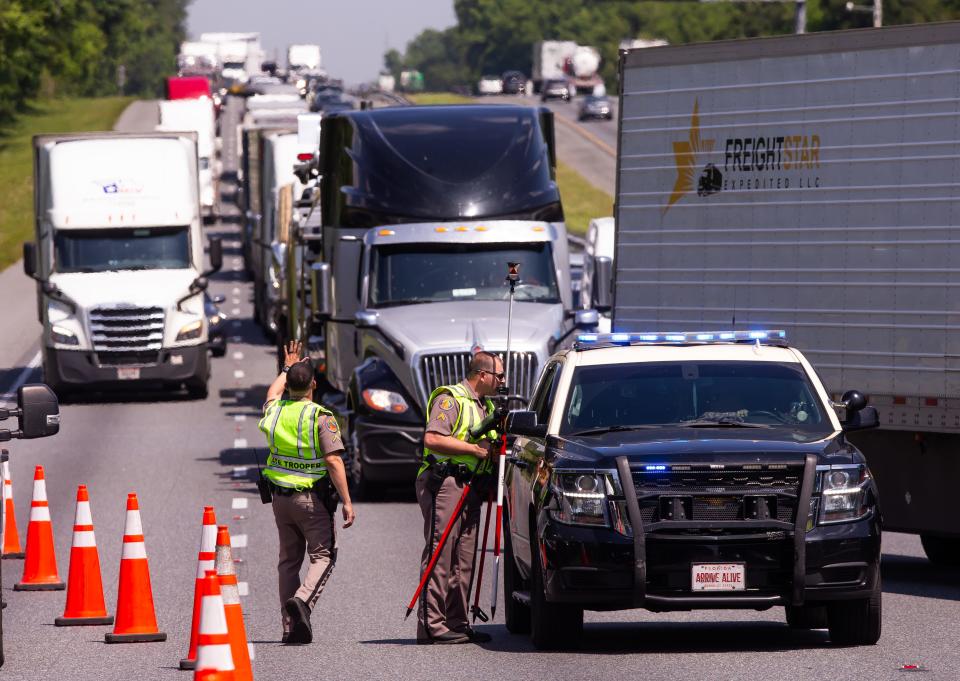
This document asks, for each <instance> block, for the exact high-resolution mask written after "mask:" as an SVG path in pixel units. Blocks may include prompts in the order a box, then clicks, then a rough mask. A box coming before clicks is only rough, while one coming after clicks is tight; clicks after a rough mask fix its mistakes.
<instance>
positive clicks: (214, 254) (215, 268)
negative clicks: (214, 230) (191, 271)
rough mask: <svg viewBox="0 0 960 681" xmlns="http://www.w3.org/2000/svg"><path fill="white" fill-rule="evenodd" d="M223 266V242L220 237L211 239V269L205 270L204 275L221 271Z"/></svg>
mask: <svg viewBox="0 0 960 681" xmlns="http://www.w3.org/2000/svg"><path fill="white" fill-rule="evenodd" d="M221 267H223V242H221V241H220V237H214V238H212V239H210V269H209V271H207V272H204V276H210V275H211V274H213V273H214V272H219V271H220V268H221Z"/></svg>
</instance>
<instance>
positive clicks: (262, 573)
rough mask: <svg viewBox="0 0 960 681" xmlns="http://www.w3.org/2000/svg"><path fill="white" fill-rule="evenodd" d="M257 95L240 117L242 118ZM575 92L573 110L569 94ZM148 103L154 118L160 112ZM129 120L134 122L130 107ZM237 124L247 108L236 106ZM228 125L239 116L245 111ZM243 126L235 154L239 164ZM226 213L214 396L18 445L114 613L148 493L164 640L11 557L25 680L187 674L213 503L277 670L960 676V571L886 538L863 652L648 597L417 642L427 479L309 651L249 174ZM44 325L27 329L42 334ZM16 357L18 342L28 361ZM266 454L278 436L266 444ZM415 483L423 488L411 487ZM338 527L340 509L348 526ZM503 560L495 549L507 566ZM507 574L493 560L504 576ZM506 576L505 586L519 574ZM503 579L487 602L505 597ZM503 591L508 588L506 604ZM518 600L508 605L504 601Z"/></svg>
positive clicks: (340, 578) (360, 522) (351, 555)
mask: <svg viewBox="0 0 960 681" xmlns="http://www.w3.org/2000/svg"><path fill="white" fill-rule="evenodd" d="M237 104H238V102H235V101H232V102H231V103H230V105H229V106H228V111H227V113H226V115H227V116H228V117H233V118H232V120H236V116H237V114H238V109H237ZM557 106H562V105H559V104H558V105H557ZM148 110H149V107H146V109H145V110H144V115H145V116H146V115H148V114H147V113H146V111H148ZM127 121H128V123H129V118H128V119H127ZM228 122H229V120H228ZM223 129H224V130H226V131H228V134H229V131H232V130H234V129H235V128H234V127H233V126H232V125H229V124H228V125H224V126H223ZM231 142H232V140H229V139H228V140H225V143H224V145H223V149H224V150H225V154H226V156H225V158H224V159H223V161H224V165H225V167H226V169H227V172H228V177H229V173H230V172H231V171H232V169H233V168H235V167H236V158H234V157H232V156H231V154H232V153H233V152H231V150H234V149H235V148H236V146H235V145H234V144H232V143H231ZM224 184H225V186H224V192H225V194H224V195H225V199H226V201H225V204H224V210H223V212H224V213H225V214H226V216H227V218H228V219H227V220H226V221H224V222H223V223H221V224H219V225H216V226H213V227H210V228H208V233H209V234H210V235H220V236H223V237H224V238H225V240H226V243H225V246H226V248H225V254H226V258H225V267H224V271H223V272H221V273H220V274H218V275H216V276H215V277H213V281H212V283H211V289H212V293H214V294H223V295H226V296H227V302H226V303H225V305H224V306H223V307H224V310H225V312H226V313H227V314H228V315H230V317H231V320H232V321H231V322H229V324H230V326H229V333H230V336H231V342H230V345H229V348H228V352H227V355H226V357H224V358H222V359H215V360H214V361H213V380H212V384H211V391H210V397H209V398H207V399H205V400H189V399H187V398H186V397H184V396H179V395H169V396H161V395H134V396H130V395H120V396H117V395H112V396H99V397H96V398H91V399H89V400H87V401H85V402H83V403H79V404H68V405H65V406H64V407H63V410H62V414H63V426H62V428H61V431H60V434H59V435H57V436H56V437H53V438H49V439H47V440H36V441H32V442H17V441H15V442H12V443H10V444H9V445H8V448H9V450H10V452H11V468H12V471H13V480H14V494H15V501H16V510H17V518H18V520H19V525H20V534H21V539H25V533H26V522H27V517H28V511H29V504H30V490H31V483H30V481H31V478H32V474H33V467H34V465H35V464H42V465H44V466H45V467H46V474H47V491H48V495H49V499H50V510H51V514H52V517H53V526H54V531H55V536H56V549H57V557H58V562H59V566H60V574H61V577H62V578H64V579H65V578H66V575H67V563H68V557H69V548H70V547H69V545H70V538H71V534H70V533H71V525H72V522H73V512H74V498H75V494H76V486H77V484H79V483H84V484H87V485H88V486H89V488H90V494H91V499H92V507H93V517H94V523H95V526H96V535H97V541H98V545H99V550H100V560H101V564H102V567H103V578H104V584H105V589H106V597H107V603H108V608H109V609H110V611H111V612H113V611H114V608H115V603H116V590H117V572H118V567H119V559H120V549H121V537H122V533H123V519H124V503H125V498H126V494H127V492H130V491H136V492H137V493H138V495H139V498H140V504H141V509H142V517H143V525H144V535H145V537H146V548H147V554H148V556H149V559H150V570H151V576H152V584H153V596H154V601H155V604H156V610H157V616H158V619H159V623H160V628H161V629H162V630H163V631H165V632H166V633H167V634H168V640H167V642H165V643H143V644H126V645H109V646H108V645H106V644H104V642H103V634H104V633H105V632H106V631H109V627H89V628H66V629H64V628H57V627H54V626H53V620H54V618H55V617H57V616H59V615H60V614H62V611H63V605H64V593H63V592H51V593H43V592H27V593H25V592H14V591H13V590H12V586H13V584H14V583H15V582H16V581H18V580H19V578H20V574H21V573H20V571H21V570H22V562H21V561H10V560H6V561H3V562H2V566H3V596H4V600H6V601H7V602H8V603H9V607H8V608H7V609H6V610H4V611H3V619H4V627H3V629H4V636H5V646H6V664H5V666H4V668H3V670H2V671H0V674H2V676H3V677H4V678H7V679H25V680H26V679H29V680H31V681H32V680H36V679H71V680H75V679H98V680H99V679H118V680H119V679H123V680H128V679H132V678H138V679H144V680H151V679H187V678H191V677H190V676H189V675H188V672H182V671H179V670H178V669H177V665H178V662H179V660H180V658H181V657H183V656H184V655H185V654H186V651H187V643H188V636H189V633H188V632H189V626H190V617H191V605H192V598H193V580H194V575H195V571H196V562H195V561H196V555H197V549H198V541H199V533H200V520H201V509H202V507H203V505H204V504H213V505H215V506H216V510H217V517H218V520H219V521H220V522H226V523H227V524H229V526H230V529H231V532H232V534H233V538H234V542H235V546H237V548H235V553H236V556H237V558H238V559H239V560H240V562H239V563H238V564H237V567H238V571H239V580H240V582H241V583H242V584H243V585H244V586H242V587H241V589H242V593H244V594H246V595H244V596H243V598H242V599H241V600H242V604H243V609H244V615H245V619H246V625H247V632H248V635H249V638H250V640H251V641H252V645H253V649H254V652H255V660H254V673H255V675H256V677H257V678H258V679H261V680H266V679H286V678H295V679H302V678H314V677H316V678H335V679H344V680H346V679H363V680H369V679H382V678H397V679H404V680H408V679H409V680H414V679H445V678H475V679H484V680H486V679H490V680H494V679H510V680H511V681H516V680H517V679H524V680H525V679H543V678H550V679H604V680H610V679H624V678H644V679H811V680H821V679H831V680H833V679H870V680H871V681H880V680H885V679H900V678H903V672H901V671H900V668H901V666H902V665H904V664H919V665H923V666H924V667H925V668H926V669H927V670H928V671H927V672H926V675H925V677H924V678H930V679H956V678H958V677H960V651H958V648H957V622H958V621H960V585H958V576H960V575H958V574H957V572H955V571H953V572H951V571H947V570H943V569H939V568H935V567H933V566H931V565H930V564H929V563H927V562H926V561H925V560H924V559H923V558H922V555H923V554H922V552H921V549H920V545H919V541H918V540H917V539H916V538H915V537H911V536H907V535H900V534H888V535H887V536H886V537H885V539H884V548H885V553H884V565H883V578H884V592H885V593H884V625H883V627H884V633H883V636H882V638H881V639H880V643H879V644H878V645H877V646H873V647H864V648H834V647H832V646H831V645H830V644H829V641H828V637H827V634H826V632H825V631H815V632H802V633H796V632H793V631H791V630H789V629H788V628H787V627H786V625H785V624H784V621H783V620H784V615H783V609H782V608H773V609H771V610H768V611H766V612H743V611H702V612H693V613H672V614H654V613H648V612H645V611H628V612H619V613H588V614H587V626H586V629H585V633H584V636H583V640H582V645H581V647H580V649H579V650H576V651H568V652H557V653H540V652H536V651H534V650H533V648H532V646H531V645H530V643H529V641H528V640H527V639H526V638H523V637H515V636H511V635H510V634H508V633H507V632H506V630H505V629H504V627H503V623H502V615H500V614H498V618H497V620H496V621H494V622H491V623H489V624H486V625H481V626H480V627H478V629H482V630H484V631H487V632H489V633H491V634H492V635H493V641H492V643H490V644H486V645H484V646H482V647H479V646H473V645H466V646H453V647H448V646H437V647H420V646H416V645H415V641H414V639H415V622H414V621H413V619H412V618H411V619H410V620H408V621H404V620H403V612H404V607H405V605H406V602H407V601H408V599H409V598H410V595H411V594H412V592H413V589H414V587H415V585H416V581H417V577H418V575H417V572H418V566H419V555H420V545H421V538H420V531H421V530H420V528H421V519H420V512H419V510H418V508H417V505H416V503H415V502H414V500H413V495H412V493H411V491H410V489H409V488H408V489H401V490H397V491H395V492H394V493H392V494H391V496H390V497H389V498H388V499H386V500H384V501H382V502H374V503H372V502H363V503H358V504H357V507H356V508H357V516H358V519H357V523H356V525H355V526H354V527H353V528H350V529H348V530H345V531H343V530H338V539H339V544H340V553H339V561H338V564H337V567H336V569H335V570H334V572H333V576H332V578H331V580H330V583H329V585H328V587H327V590H326V591H325V593H324V594H323V597H322V598H321V600H320V603H319V607H318V610H317V612H316V613H315V614H314V618H313V620H314V632H315V642H314V643H313V644H312V645H310V646H307V647H287V646H283V645H281V644H280V643H279V637H280V623H279V604H278V599H277V586H276V556H277V539H276V532H275V527H274V524H273V517H272V513H271V511H270V509H269V508H268V507H265V506H262V505H261V504H260V502H259V498H258V496H257V494H256V489H255V487H254V484H253V480H254V477H255V467H254V460H253V455H254V451H255V448H256V447H258V446H259V445H260V444H261V440H260V438H259V433H258V431H257V428H256V424H257V419H258V413H259V406H260V403H261V402H262V400H263V396H264V393H265V390H266V386H267V384H268V383H269V382H270V381H271V380H272V379H273V377H274V368H275V364H274V357H273V351H272V348H271V346H270V345H269V344H268V343H267V342H266V340H265V339H264V337H263V335H262V334H261V333H260V331H259V330H258V329H257V327H255V325H254V323H253V321H252V320H251V313H252V306H251V303H250V299H251V292H250V285H249V284H248V283H247V282H246V281H245V280H244V277H243V274H242V272H241V271H240V268H241V260H240V249H239V243H238V241H237V224H236V222H235V216H236V211H235V210H234V209H233V208H232V206H231V205H230V204H229V199H230V198H231V196H232V187H231V186H230V185H229V183H228V182H225V183H224ZM17 267H18V266H15V268H12V269H11V270H8V271H7V272H4V273H3V274H2V275H0V277H2V278H0V284H2V285H3V286H4V291H5V292H6V291H7V288H6V287H7V286H8V285H14V284H12V283H11V282H18V283H16V284H15V285H16V286H19V287H20V288H17V289H16V291H18V292H20V293H19V295H22V296H24V298H25V300H14V301H11V300H9V299H8V297H7V296H5V302H4V320H5V324H3V325H2V327H0V339H2V341H3V342H2V344H0V346H4V347H6V346H8V345H9V346H10V347H14V348H17V350H16V351H11V353H8V354H6V355H3V357H4V358H5V360H4V361H5V362H7V365H6V366H7V371H6V372H4V373H3V374H2V375H0V381H2V383H0V394H3V393H4V392H6V390H7V389H8V388H9V386H10V384H11V382H13V381H14V380H15V379H18V378H21V377H24V375H25V377H26V378H28V379H30V380H34V379H38V378H39V375H38V372H36V371H35V370H32V369H30V368H29V367H28V366H27V365H28V363H29V362H28V361H29V360H30V359H31V358H32V357H34V356H35V354H36V350H37V340H36V339H37V338H38V335H39V325H38V324H37V321H36V314H35V304H34V302H33V298H32V295H33V288H32V285H31V284H30V283H29V282H25V283H22V284H23V285H21V283H19V279H18V278H22V277H23V275H22V274H20V273H19V270H18V269H16V268H17ZM23 339H27V341H28V342H24V341H23ZM12 355H16V357H12ZM257 451H259V453H260V456H261V460H262V452H263V450H262V448H260V449H259V450H257ZM411 487H412V484H411ZM338 527H339V522H338ZM488 564H489V561H488ZM485 581H486V583H487V584H489V583H490V579H489V575H488V578H487V579H486V580H485ZM501 583H502V582H501ZM486 598H487V596H486V593H485V594H484V599H483V600H484V601H486ZM501 602H502V600H501ZM500 612H501V613H502V610H501V611H500Z"/></svg>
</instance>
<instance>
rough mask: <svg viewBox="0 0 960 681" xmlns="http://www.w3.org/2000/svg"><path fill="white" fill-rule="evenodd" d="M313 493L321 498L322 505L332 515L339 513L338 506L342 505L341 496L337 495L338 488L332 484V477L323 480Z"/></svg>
mask: <svg viewBox="0 0 960 681" xmlns="http://www.w3.org/2000/svg"><path fill="white" fill-rule="evenodd" d="M313 491H314V492H316V493H317V496H318V497H319V498H320V503H321V504H323V506H324V508H326V509H327V512H328V513H329V514H330V515H333V514H334V513H336V512H337V504H339V503H340V495H339V494H337V488H336V487H334V485H333V483H331V482H330V476H329V475H328V476H327V477H325V478H323V479H322V480H321V481H320V482H318V483H317V484H316V485H314V486H313Z"/></svg>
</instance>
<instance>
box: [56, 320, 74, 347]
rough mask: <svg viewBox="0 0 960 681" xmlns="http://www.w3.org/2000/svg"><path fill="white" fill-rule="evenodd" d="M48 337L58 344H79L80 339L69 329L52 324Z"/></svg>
mask: <svg viewBox="0 0 960 681" xmlns="http://www.w3.org/2000/svg"><path fill="white" fill-rule="evenodd" d="M50 339H51V340H52V341H53V342H54V343H59V344H60V345H80V339H79V338H77V334H75V333H74V332H73V331H71V330H70V329H68V328H66V327H63V326H57V325H56V324H54V325H53V326H51V327H50Z"/></svg>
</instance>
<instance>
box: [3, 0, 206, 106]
mask: <svg viewBox="0 0 960 681" xmlns="http://www.w3.org/2000/svg"><path fill="white" fill-rule="evenodd" d="M187 2H188V0H109V2H105V1H103V0H0V55H2V56H0V122H9V121H10V120H12V118H13V117H14V116H15V115H16V114H17V113H18V112H21V111H23V109H24V107H25V105H26V103H27V102H28V101H29V100H31V99H32V98H34V97H35V96H36V95H37V94H38V92H40V91H41V87H42V89H43V92H44V94H48V95H49V94H58V95H79V96H97V95H107V94H132V95H158V94H160V92H161V91H162V85H163V77H164V76H165V75H167V74H169V73H172V72H173V71H174V69H175V65H176V53H177V48H178V46H179V43H180V42H181V41H182V40H183V39H184V36H185V31H184V22H185V20H186V5H187ZM121 67H122V71H123V72H124V75H125V78H124V79H123V80H124V83H123V86H122V87H121V86H120V85H119V83H118V80H119V79H118V74H119V73H120V71H121Z"/></svg>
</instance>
